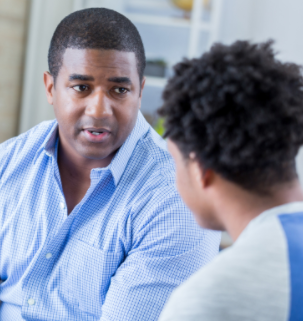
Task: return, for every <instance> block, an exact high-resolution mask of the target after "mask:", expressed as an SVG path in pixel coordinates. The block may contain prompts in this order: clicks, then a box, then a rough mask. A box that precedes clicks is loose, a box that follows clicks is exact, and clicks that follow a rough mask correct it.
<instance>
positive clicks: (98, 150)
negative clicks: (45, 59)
mask: <svg viewBox="0 0 303 321" xmlns="http://www.w3.org/2000/svg"><path fill="white" fill-rule="evenodd" d="M44 81H45V86H46V92H47V97H48V101H49V103H51V104H53V106H54V111H55V115H56V118H57V121H58V124H59V135H60V143H61V145H62V146H63V148H65V149H67V150H68V152H69V153H71V154H72V155H74V156H75V157H79V156H80V157H82V158H85V159H91V160H106V159H109V162H110V159H111V158H112V155H114V153H115V151H116V150H117V149H118V148H119V147H120V146H121V145H122V144H123V143H124V141H125V140H126V138H127V137H128V135H129V134H130V133H131V131H132V129H133V128H134V126H135V123H136V119H137V114H138V110H139V108H140V105H141V85H142V89H143V86H144V82H143V83H142V84H140V81H139V76H138V71H137V61H136V57H135V54H134V53H133V52H122V51H116V50H98V49H71V48H68V49H66V51H65V53H64V56H63V64H62V67H61V68H60V71H59V74H58V76H57V79H56V83H55V84H54V83H53V77H52V76H51V75H50V74H49V73H45V75H44Z"/></svg>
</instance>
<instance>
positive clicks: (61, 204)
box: [60, 202, 65, 210]
mask: <svg viewBox="0 0 303 321" xmlns="http://www.w3.org/2000/svg"><path fill="white" fill-rule="evenodd" d="M60 208H61V209H62V210H64V209H65V204H64V203H63V202H60Z"/></svg>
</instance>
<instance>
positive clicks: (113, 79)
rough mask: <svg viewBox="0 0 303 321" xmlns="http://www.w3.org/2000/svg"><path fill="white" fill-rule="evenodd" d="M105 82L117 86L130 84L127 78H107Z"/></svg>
mask: <svg viewBox="0 0 303 321" xmlns="http://www.w3.org/2000/svg"><path fill="white" fill-rule="evenodd" d="M107 81H110V82H115V83H118V84H122V83H123V84H129V85H130V84H131V83H132V82H131V80H130V79H129V78H128V77H111V78H108V79H107Z"/></svg>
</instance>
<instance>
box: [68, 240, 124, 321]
mask: <svg viewBox="0 0 303 321" xmlns="http://www.w3.org/2000/svg"><path fill="white" fill-rule="evenodd" d="M122 259H123V257H122V253H120V254H119V253H114V252H106V251H102V250H99V249H97V248H94V247H92V246H91V245H88V244H86V243H84V242H83V241H80V240H73V246H72V249H71V250H70V253H69V259H68V264H67V270H66V278H65V280H66V286H67V288H68V289H69V295H72V297H73V299H74V300H75V301H76V302H78V304H79V308H80V309H81V310H82V311H84V312H87V313H90V314H93V315H95V316H97V317H101V311H102V304H103V303H104V300H105V296H106V293H107V290H108V288H109V285H110V280H111V277H112V276H113V275H114V274H115V272H116V270H117V268H118V266H119V265H120V262H121V261H122Z"/></svg>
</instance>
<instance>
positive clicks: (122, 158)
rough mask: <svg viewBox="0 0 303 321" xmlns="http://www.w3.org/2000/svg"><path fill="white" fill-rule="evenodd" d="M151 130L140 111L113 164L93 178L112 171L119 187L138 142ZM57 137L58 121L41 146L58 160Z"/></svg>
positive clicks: (96, 171) (94, 174)
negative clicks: (106, 171)
mask: <svg viewBox="0 0 303 321" xmlns="http://www.w3.org/2000/svg"><path fill="white" fill-rule="evenodd" d="M149 128H150V126H149V124H148V123H147V121H146V120H145V118H144V117H143V115H142V113H141V112H140V111H139V113H138V117H137V121H136V125H135V127H134V128H133V130H132V132H131V133H130V135H129V136H128V137H127V139H126V141H125V142H124V144H123V145H122V146H121V147H120V149H119V150H118V152H117V153H116V155H115V157H114V158H113V160H112V161H111V163H110V164H109V165H108V166H107V167H105V168H94V169H93V170H92V173H91V176H92V175H93V176H94V177H96V176H99V174H100V172H102V173H103V172H104V171H105V170H110V171H111V173H112V176H113V178H114V182H115V185H116V186H117V185H118V183H119V181H120V178H121V176H122V174H123V172H124V170H125V168H126V166H127V163H128V161H129V159H130V157H131V155H132V153H133V151H134V149H135V147H136V145H137V143H138V141H139V140H140V138H141V137H142V136H143V135H144V134H146V133H147V131H148V130H149ZM57 135H58V123H57V121H56V122H55V123H54V125H53V127H52V128H51V130H50V132H49V134H48V135H47V137H46V138H45V140H44V143H43V145H42V146H41V147H42V148H43V149H44V151H45V153H46V154H47V155H48V156H53V157H54V158H55V159H57V157H56V154H57V146H58V140H57ZM56 142H57V143H56Z"/></svg>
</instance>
